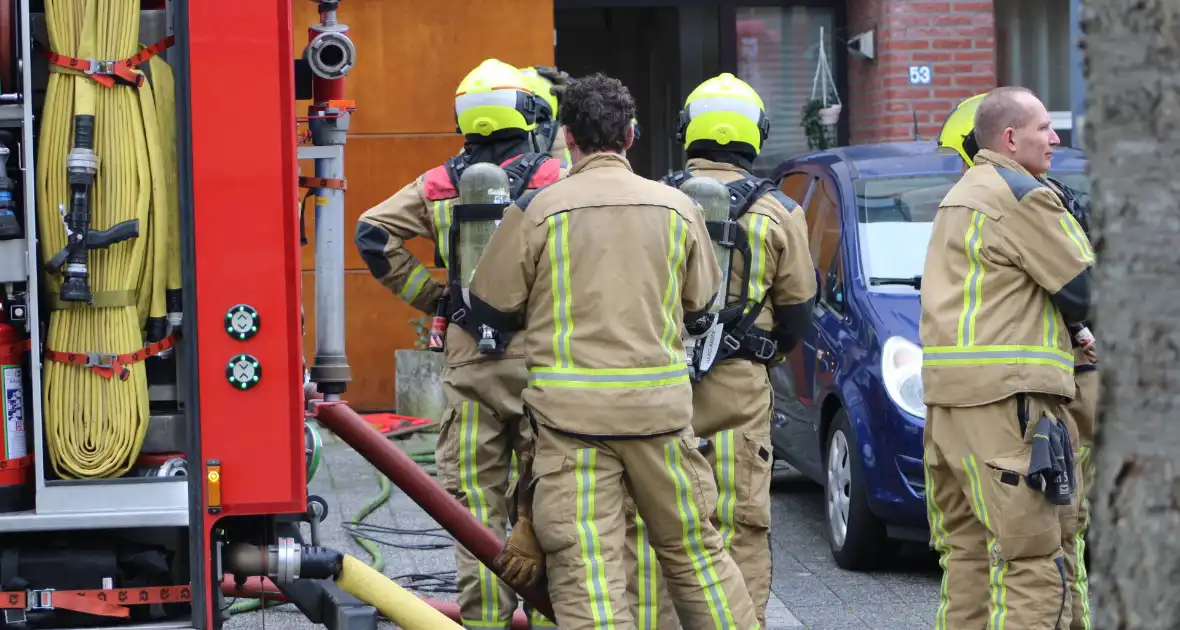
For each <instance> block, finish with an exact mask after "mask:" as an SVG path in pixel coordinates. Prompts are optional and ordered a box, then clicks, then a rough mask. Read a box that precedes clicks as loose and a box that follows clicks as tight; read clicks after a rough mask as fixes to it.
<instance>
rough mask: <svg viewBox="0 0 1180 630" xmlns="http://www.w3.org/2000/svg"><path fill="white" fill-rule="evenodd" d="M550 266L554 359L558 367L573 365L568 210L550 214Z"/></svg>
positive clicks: (572, 299) (572, 317)
mask: <svg viewBox="0 0 1180 630" xmlns="http://www.w3.org/2000/svg"><path fill="white" fill-rule="evenodd" d="M546 221H547V222H548V223H549V269H550V273H549V275H550V277H551V280H552V290H553V359H554V362H555V363H556V364H557V366H558V367H567V368H568V367H573V366H574V357H573V353H572V351H571V350H570V337H572V336H573V333H574V316H573V313H571V312H570V309H571V308H572V307H573V301H574V296H573V293H572V292H571V291H570V257H569V249H570V226H569V216H567V215H566V213H564V212H562V213H558V214H554V215H550V217H549V218H548V219H547V220H546Z"/></svg>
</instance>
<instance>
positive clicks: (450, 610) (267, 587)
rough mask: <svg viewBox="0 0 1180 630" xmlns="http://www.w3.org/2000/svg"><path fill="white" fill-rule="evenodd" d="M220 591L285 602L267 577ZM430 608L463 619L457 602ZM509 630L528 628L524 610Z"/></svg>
mask: <svg viewBox="0 0 1180 630" xmlns="http://www.w3.org/2000/svg"><path fill="white" fill-rule="evenodd" d="M221 592H222V593H224V594H225V595H226V596H227V597H243V598H250V599H262V598H263V597H265V598H266V599H267V600H268V601H273V602H285V601H287V598H286V596H284V595H283V594H282V593H280V592H279V589H278V588H277V587H276V586H275V585H274V584H272V583H271V581H270V580H269V579H268V578H258V577H252V578H248V579H247V580H246V583H245V584H243V585H242V586H241V587H240V588H239V587H238V585H237V584H234V579H233V577H228V576H227V577H226V578H225V580H223V581H222V582H221ZM422 601H424V602H426V604H427V605H429V606H430V607H431V608H433V609H435V610H437V611H438V612H440V613H442V614H444V615H446V616H447V617H449V618H450V619H452V620H454V621H457V622H459V623H462V622H463V620H462V619H461V618H460V617H459V604H456V603H455V602H444V601H440V600H437V599H424V600H422ZM510 628H511V630H529V618H528V616H526V615H525V614H524V611H521V610H518V611H516V613H515V614H513V615H512V625H511V626H510Z"/></svg>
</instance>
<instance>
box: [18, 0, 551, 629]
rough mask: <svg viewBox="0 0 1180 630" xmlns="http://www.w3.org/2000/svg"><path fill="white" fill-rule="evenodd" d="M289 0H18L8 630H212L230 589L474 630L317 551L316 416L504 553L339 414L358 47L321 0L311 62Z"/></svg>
mask: <svg viewBox="0 0 1180 630" xmlns="http://www.w3.org/2000/svg"><path fill="white" fill-rule="evenodd" d="M292 1H296V2H298V1H306V0H254V1H249V2H198V1H196V0H167V1H164V0H155V1H149V0H0V158H2V159H3V165H4V168H3V169H2V170H0V384H2V387H3V393H4V396H3V409H2V410H3V415H2V416H0V420H3V423H4V427H3V431H0V444H2V446H3V451H0V610H2V611H3V617H2V618H0V627H8V626H12V627H14V628H15V627H18V626H19V627H21V628H28V629H30V630H31V629H36V628H50V627H52V628H67V627H73V628H82V627H97V626H104V627H141V628H147V627H151V628H153V629H160V628H190V627H191V628H216V627H220V625H221V623H222V622H223V621H224V618H225V615H224V610H225V608H226V596H225V593H226V592H230V593H234V594H241V593H246V594H252V595H253V596H260V595H261V594H268V595H269V596H272V597H275V598H283V599H286V600H288V601H291V602H293V603H295V604H296V605H297V606H298V607H299V609H300V610H301V611H302V612H303V613H304V614H306V615H307V616H308V618H309V619H310V620H311V621H313V622H317V623H322V624H324V625H326V626H328V627H329V628H339V629H341V630H367V629H369V628H375V627H376V619H377V614H378V611H380V613H382V614H383V615H384V616H386V617H388V618H390V619H392V620H394V621H395V622H397V623H398V624H400V625H402V626H403V627H407V628H444V627H458V626H457V625H455V624H454V623H453V622H452V621H450V620H449V619H448V617H447V615H444V614H441V613H440V612H439V611H438V610H437V609H436V607H432V606H430V605H428V604H426V603H424V602H423V601H422V600H418V599H416V598H414V597H413V596H411V595H409V594H408V593H406V592H405V591H404V590H402V589H400V588H399V587H398V586H397V585H395V584H394V583H392V582H391V581H389V580H388V579H386V578H384V577H383V576H381V575H380V574H378V573H376V572H375V571H373V570H372V569H369V568H368V567H367V566H366V565H364V563H362V562H360V561H358V560H356V559H355V558H352V557H351V556H348V555H346V554H343V553H341V552H338V551H335V550H331V549H326V548H323V547H320V546H318V541H315V540H306V539H305V537H304V536H303V535H302V534H301V532H300V528H299V525H300V523H301V522H303V521H308V520H315V519H318V518H322V516H323V513H324V508H325V506H324V505H322V503H320V502H318V501H317V500H315V498H314V497H312V500H311V501H310V502H309V497H308V494H307V481H308V471H309V462H310V461H312V460H313V459H316V458H318V453H316V452H314V451H315V450H316V449H317V448H318V440H316V439H315V433H314V428H313V427H314V423H308V422H306V421H305V419H306V418H308V417H314V418H315V419H316V420H317V422H318V424H319V425H321V426H324V427H326V428H328V429H329V430H331V431H333V432H335V433H336V434H337V435H339V436H340V437H341V438H342V439H343V440H344V441H345V442H347V443H349V444H350V445H351V446H353V448H355V449H356V450H357V451H358V452H360V453H361V454H362V455H363V456H364V457H366V458H367V459H369V460H370V461H372V462H373V463H374V465H375V466H376V467H377V468H378V469H379V470H380V471H382V472H383V473H385V474H386V475H387V476H389V477H390V478H391V479H392V480H393V481H394V482H395V483H396V484H397V485H399V486H400V487H401V488H402V489H403V490H404V491H405V492H406V493H407V494H409V495H410V496H411V497H412V498H413V499H414V500H416V501H418V502H419V503H420V504H421V505H422V506H423V507H424V508H425V509H426V510H427V512H428V513H429V514H431V515H432V516H433V517H435V519H436V520H438V521H439V522H440V523H442V524H443V525H444V527H446V528H447V529H448V530H449V531H450V532H451V533H452V534H454V535H455V536H456V538H457V540H458V541H459V542H460V543H461V544H464V545H465V546H466V547H468V548H469V549H471V550H472V551H473V552H474V553H476V555H477V556H479V557H480V558H481V559H482V560H484V561H485V562H486V563H488V564H489V565H491V564H494V562H493V559H494V558H495V555H496V554H497V553H498V551H499V546H500V545H499V542H498V540H497V539H496V538H495V536H493V535H492V534H491V533H490V532H489V531H487V530H486V529H484V528H482V527H480V526H479V524H478V523H476V522H475V521H474V519H472V518H471V516H470V515H469V514H467V513H466V511H465V510H464V509H463V508H462V507H461V506H460V505H459V504H458V503H456V502H455V501H453V500H451V499H450V498H449V497H448V496H446V494H445V493H444V492H442V491H441V489H439V487H438V486H437V484H435V482H434V481H433V480H432V479H431V478H430V477H429V476H428V475H427V474H426V473H425V472H423V471H422V470H420V469H419V468H418V467H417V466H416V465H415V464H414V463H413V462H412V461H410V460H409V458H408V457H406V456H405V455H404V454H401V451H400V450H399V449H397V448H396V447H394V446H393V445H391V444H390V443H389V441H388V440H386V439H385V438H384V437H383V436H381V435H380V434H378V433H377V432H376V431H375V430H374V429H373V428H372V427H371V426H370V425H369V424H368V423H366V422H365V421H364V420H363V419H361V418H360V417H359V416H358V415H357V414H356V413H354V412H353V411H352V410H351V409H349V408H348V406H347V404H346V403H345V402H344V398H343V395H344V394H345V393H346V391H347V385H348V382H349V379H350V375H349V367H348V361H347V358H346V356H345V345H344V307H345V305H344V294H343V285H344V283H343V260H344V249H343V247H344V244H345V243H346V242H348V241H350V240H351V238H350V236H351V234H350V232H351V230H348V231H347V232H346V228H345V226H344V221H343V198H344V194H345V191H346V189H347V184H346V179H345V175H344V158H343V156H344V153H343V147H344V144H345V141H346V138H347V131H348V125H349V118H350V115H351V112H352V111H354V109H355V107H356V104H354V103H352V102H350V101H348V100H346V99H345V98H344V96H345V94H344V80H345V77H346V76H347V74H348V71H349V69H350V68H351V67H352V66H353V64H354V63H355V59H356V56H357V54H358V53H357V50H356V49H355V47H354V45H353V43H352V42H351V41H350V40H349V38H348V28H347V26H345V25H343V24H341V23H340V21H339V19H338V17H337V11H338V9H339V7H338V5H339V2H338V0H322V1H320V2H318V5H319V14H320V21H319V23H316V24H311V25H308V27H307V36H308V40H307V41H308V44H307V46H306V48H305V50H304V54H303V55H302V56H301V57H299V58H296V56H295V55H294V54H293V53H292V51H293V50H294V48H295V46H294V44H295V42H294V40H293V38H294V37H296V32H298V31H301V30H302V27H300V26H297V25H292V7H291V2H292ZM299 37H300V38H301V37H302V34H300V35H299ZM297 99H311V102H312V103H313V105H312V106H311V107H310V108H309V110H308V111H307V112H306V116H298V117H297V115H296V111H295V102H296V100H297ZM298 160H308V161H311V162H314V176H308V177H300V176H299V169H298V166H297V164H298ZM307 202H309V203H307ZM304 203H307V205H308V206H310V207H311V208H314V213H315V221H314V225H315V230H314V243H315V255H316V282H315V291H316V299H315V305H316V308H315V313H314V318H315V324H316V325H315V331H316V344H315V347H316V354H315V357H314V360H313V361H311V362H310V363H311V365H310V369H306V368H305V364H304V359H303V356H302V335H303V333H302V313H301V307H300V305H301V287H300V240H301V219H302V218H303V206H304ZM305 375H308V376H309V377H310V381H312V382H314V383H315V385H316V387H315V389H316V390H317V391H318V393H317V394H316V395H315V400H308V398H307V396H306V394H305V388H304V378H305ZM313 531H315V530H314V528H313ZM521 592H522V595H524V596H525V597H526V599H529V600H530V601H532V602H533V603H534V605H536V606H537V608H538V609H539V610H541V611H544V612H546V613H549V614H550V616H551V612H550V611H549V607H548V605H547V603H546V601H545V598H544V597H543V596H539V595H537V594H536V593H534V592H532V591H530V590H529V589H521ZM437 608H445V607H443V606H441V605H440V606H438V607H437ZM447 612H449V613H450V614H452V615H453V614H455V613H454V611H453V610H451V611H447Z"/></svg>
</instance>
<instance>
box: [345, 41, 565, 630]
mask: <svg viewBox="0 0 1180 630" xmlns="http://www.w3.org/2000/svg"><path fill="white" fill-rule="evenodd" d="M536 100H537V97H536V95H535V94H534V93H533V92H532V91H531V90H530V89H529V87H528V82H527V79H526V78H525V76H524V75H522V74H521V72H520V71H519V70H517V69H516V68H514V67H512V66H510V65H508V64H506V63H503V62H501V61H498V60H495V59H488V60H486V61H484V62H483V63H481V64H480V65H479V66H478V67H477V68H475V69H474V70H472V71H471V72H470V73H469V74H468V75H467V76H466V77H464V79H463V81H462V82H461V83H460V84H459V87H458V89H457V90H456V92H455V115H456V118H457V121H458V127H459V131H460V132H461V133H462V134H463V138H464V144H463V151H462V152H461V153H460V154H459V155H457V156H455V157H453V158H451V159H450V160H448V161H447V162H446V163H444V164H442V165H441V166H438V167H435V168H433V169H431V170H429V171H427V172H426V173H425V174H423V175H422V176H420V177H418V178H417V179H415V180H414V181H412V182H410V183H409V184H407V185H406V186H405V187H404V188H402V189H401V190H399V191H398V192H397V193H396V194H394V195H393V196H392V197H390V198H388V199H386V200H385V201H383V202H381V203H380V204H378V205H377V206H375V207H373V208H371V209H369V210H368V211H366V212H365V213H364V214H362V215H361V217H360V221H359V222H358V223H357V229H356V244H357V247H358V249H359V250H360V254H361V257H362V258H363V259H364V261H365V263H366V264H367V265H368V267H369V271H370V272H371V273H372V274H373V275H374V276H375V277H376V278H377V279H378V280H380V281H381V283H382V284H384V285H385V286H386V287H387V288H389V289H390V290H391V291H393V292H394V293H395V294H397V296H398V297H400V298H401V299H403V300H405V301H406V302H407V303H408V304H410V305H411V306H413V307H414V308H416V309H418V310H420V311H422V312H424V313H427V314H430V315H433V314H435V313H436V310H437V309H438V308H439V305H440V304H441V305H442V308H443V310H444V312H446V313H447V316H448V317H449V319H450V320H451V321H450V324H449V326H448V330H447V334H446V367H445V370H444V372H443V387H444V391H445V394H446V400H447V409H446V411H445V413H444V416H443V418H442V422H441V428H440V434H439V439H438V447H437V451H436V460H437V466H438V477H439V481H440V482H441V483H442V484H443V486H444V487H446V489H447V490H448V491H449V492H450V493H451V494H452V495H453V496H454V497H455V498H456V499H458V500H459V501H460V502H461V503H463V505H465V506H467V507H468V508H469V509H470V510H471V512H472V513H473V514H474V515H475V516H476V517H477V518H479V519H480V520H481V521H482V522H483V523H484V524H485V525H487V526H488V527H489V528H490V529H491V530H492V531H494V532H496V534H497V535H498V536H500V537H501V539H504V538H505V531H506V527H507V523H506V521H507V518H508V515H509V512H510V510H511V508H512V506H511V505H509V499H508V497H507V496H506V495H507V492H508V491H507V488H508V485H509V475H510V469H511V467H512V464H511V462H512V456H513V454H514V452H515V453H517V454H520V453H526V452H528V451H529V450H530V448H531V447H530V441H531V434H530V432H529V430H528V426H527V423H526V422H523V421H522V418H523V417H522V415H521V414H522V409H521V400H520V392H521V391H522V390H523V389H524V387H525V384H526V378H527V373H526V371H525V366H524V359H523V349H522V347H521V345H520V343H517V342H510V343H508V344H507V346H506V347H505V346H504V345H503V344H501V343H499V342H497V343H496V344H495V346H496V347H492V348H489V349H487V350H488V351H487V352H485V351H484V349H481V348H480V346H479V344H478V343H477V341H476V339H477V338H476V336H474V335H473V334H472V333H473V332H475V333H476V334H478V333H479V331H480V330H482V329H481V328H480V326H479V325H480V324H482V323H483V322H479V321H478V319H477V318H474V317H470V316H467V313H466V312H465V309H464V307H463V303H462V300H461V297H460V295H459V294H460V293H461V292H457V291H449V290H448V287H447V285H444V284H442V283H440V282H438V281H436V280H435V279H434V278H433V277H432V276H431V273H430V272H429V271H427V268H426V266H425V265H424V264H423V263H422V262H421V261H419V260H417V259H416V258H415V257H414V255H413V254H412V253H411V252H410V250H409V248H408V247H407V245H406V242H407V241H409V240H410V239H412V238H415V237H421V238H426V239H430V240H432V241H434V243H435V258H436V260H435V266H437V267H443V266H446V267H448V268H450V267H451V266H452V265H451V264H450V261H451V260H452V249H453V248H457V247H458V240H457V239H455V233H454V232H453V231H452V225H451V222H452V218H453V216H452V207H453V206H454V205H455V203H456V202H457V201H458V199H457V197H458V194H459V193H458V188H459V180H460V177H461V173H462V172H463V171H464V169H466V168H467V167H468V166H470V165H472V164H480V163H491V164H498V165H500V166H501V167H502V168H503V169H504V171H505V172H507V173H508V175H509V176H510V182H511V184H512V188H513V189H512V191H511V192H512V195H513V197H518V196H520V195H521V194H523V193H524V191H525V190H526V189H530V190H531V189H536V188H539V187H541V186H544V185H547V184H550V183H552V182H554V181H556V180H557V179H558V178H559V177H561V176H562V174H563V173H564V170H563V169H561V167H560V164H559V162H558V161H557V160H555V159H552V158H550V157H549V156H548V155H547V154H541V153H533V152H531V151H532V145H531V139H530V134H531V133H532V132H533V131H534V129H535V126H536V112H537V109H538V106H537V103H536ZM453 275H454V274H452V273H448V284H454V283H453V282H452V281H453V280H454V278H453V277H451V276H453ZM455 557H456V564H457V569H458V586H459V591H460V593H459V606H460V614H461V616H462V621H463V624H464V626H466V627H468V628H476V629H480V630H486V629H488V628H507V627H508V625H509V623H510V621H511V619H512V614H513V612H514V611H515V609H516V605H517V597H516V594H515V593H513V592H512V591H511V590H510V589H509V588H508V587H507V586H506V585H505V584H504V583H503V582H501V581H500V580H499V579H498V578H496V576H495V574H494V573H493V572H492V571H491V570H490V569H488V568H487V567H485V566H484V565H483V564H481V563H480V562H479V561H478V560H476V559H475V557H474V556H472V555H471V554H470V553H469V552H468V551H467V550H466V549H464V548H462V547H460V546H458V545H457V546H456V547H455ZM534 621H535V623H534V626H537V625H544V624H541V623H540V621H539V618H536V617H535V618H534ZM549 625H550V626H551V624H549Z"/></svg>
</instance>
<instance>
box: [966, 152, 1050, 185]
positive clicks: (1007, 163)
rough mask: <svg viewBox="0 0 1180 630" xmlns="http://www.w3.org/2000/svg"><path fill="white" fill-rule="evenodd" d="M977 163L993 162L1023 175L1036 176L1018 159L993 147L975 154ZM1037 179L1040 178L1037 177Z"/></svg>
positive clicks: (992, 163)
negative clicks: (1004, 154)
mask: <svg viewBox="0 0 1180 630" xmlns="http://www.w3.org/2000/svg"><path fill="white" fill-rule="evenodd" d="M975 164H976V165H977V166H983V165H984V164H991V165H993V166H999V167H1003V168H1006V169H1008V170H1012V171H1016V172H1017V173H1021V174H1023V175H1028V176H1029V177H1034V175H1033V174H1032V173H1030V172H1028V169H1026V168H1024V167H1023V166H1021V165H1020V163H1019V162H1017V161H1016V160H1013V159H1012V158H1010V157H1005V156H1003V155H1000V154H999V153H996V152H995V151H992V150H991V149H980V150H979V153H976V154H975ZM1036 179H1040V178H1039V177H1037V178H1036Z"/></svg>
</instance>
